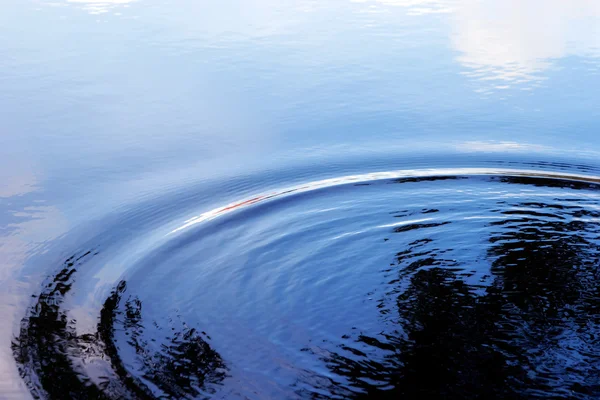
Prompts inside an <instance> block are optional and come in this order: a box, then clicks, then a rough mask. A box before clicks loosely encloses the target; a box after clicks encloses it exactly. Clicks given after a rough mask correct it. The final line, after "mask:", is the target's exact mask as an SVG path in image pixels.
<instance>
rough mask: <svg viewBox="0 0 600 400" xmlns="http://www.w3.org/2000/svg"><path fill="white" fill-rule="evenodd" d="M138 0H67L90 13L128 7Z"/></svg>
mask: <svg viewBox="0 0 600 400" xmlns="http://www.w3.org/2000/svg"><path fill="white" fill-rule="evenodd" d="M135 1H137V0H67V3H76V4H79V5H81V6H82V8H83V9H84V10H86V11H87V12H89V13H90V14H104V13H107V12H110V11H114V9H116V8H118V7H126V6H127V5H128V4H130V3H134V2H135Z"/></svg>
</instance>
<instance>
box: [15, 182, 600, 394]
mask: <svg viewBox="0 0 600 400" xmlns="http://www.w3.org/2000/svg"><path fill="white" fill-rule="evenodd" d="M599 189H600V186H599V184H598V181H597V180H596V179H595V178H592V177H583V176H575V175H568V174H542V173H540V172H539V171H538V172H533V171H508V170H501V171H500V170H494V171H492V170H452V171H449V170H448V171H442V170H436V171H401V172H394V173H380V174H370V175H364V176H353V177H344V178H340V179H332V180H326V181H319V182H316V183H312V184H307V185H303V186H299V187H295V188H291V189H287V190H282V191H278V192H274V193H270V194H266V195H263V196H258V197H255V198H252V199H247V200H244V201H241V202H239V203H235V204H231V205H228V206H225V207H222V208H218V209H215V210H213V211H210V212H207V213H204V214H202V215H200V216H198V217H195V218H192V219H190V220H188V221H187V222H186V223H185V224H183V225H182V226H181V227H180V228H178V229H176V230H174V231H173V232H172V233H171V234H170V235H169V236H168V237H167V240H165V242H164V244H163V245H161V246H159V247H158V248H155V249H152V251H149V252H147V254H146V255H145V257H143V258H142V259H140V260H138V261H137V262H136V263H134V264H133V265H131V266H130V267H129V268H128V269H127V270H126V271H125V272H124V273H122V276H121V278H120V280H119V281H117V282H114V283H113V284H112V285H113V289H112V291H111V293H110V295H108V297H107V296H104V298H103V299H102V300H98V299H97V297H94V296H88V297H89V298H88V299H87V300H85V301H75V300H73V298H75V297H76V296H74V295H73V293H72V292H75V291H76V290H77V287H78V285H77V283H76V279H78V278H77V276H78V274H81V272H80V270H83V269H85V265H86V263H87V262H88V260H90V259H93V257H94V255H95V253H96V252H97V251H98V250H97V249H93V250H90V251H88V252H84V253H82V254H76V255H74V256H73V257H72V258H70V259H68V260H67V261H66V262H65V264H64V265H63V266H62V268H61V270H60V271H59V273H58V274H56V275H55V276H53V277H51V278H50V279H49V281H48V282H47V284H46V285H45V287H44V288H43V290H42V291H41V293H40V295H39V296H37V297H36V299H35V304H34V306H33V307H32V310H31V312H30V314H29V315H28V316H27V318H25V319H24V320H23V325H22V331H21V335H20V336H19V338H18V340H16V341H15V345H14V352H15V356H16V357H17V360H18V361H19V363H20V365H21V372H22V375H23V376H24V377H25V378H26V380H27V381H28V383H29V385H30V387H31V389H32V391H33V392H34V393H38V394H39V395H41V396H46V397H51V398H65V396H67V395H66V394H68V397H70V398H90V397H96V398H157V397H170V398H173V397H174V398H211V397H214V398H251V399H254V398H257V399H258V398H361V397H365V396H371V397H377V398H381V397H385V396H388V397H390V398H402V396H404V397H407V398H413V397H421V396H423V397H424V396H431V397H432V398H438V397H444V398H465V397H482V398H511V399H513V398H536V397H539V398H548V397H554V398H582V399H583V398H595V397H597V396H599V395H600V378H599V376H600V356H599V354H600V339H599V338H600V329H599V323H600V297H599V295H600V289H598V285H597V282H598V278H599V275H600V269H599V264H598V260H599V254H600V224H599V223H600V203H599V201H598V200H599V198H600V191H599ZM99 251H102V250H101V249H100V250H99ZM103 268H110V266H105V267H103ZM95 273H97V272H95ZM81 297H82V296H81V294H80V295H79V298H81ZM84 297H85V296H84ZM86 302H87V303H86ZM84 303H85V304H87V305H85V304H84ZM89 303H93V304H94V305H95V306H96V310H97V311H96V313H95V314H94V315H95V317H97V320H94V319H92V321H94V322H93V323H92V325H93V329H83V328H81V325H82V324H83V323H82V321H81V318H77V316H80V315H82V314H84V313H83V312H81V311H79V312H78V309H85V310H89ZM88 321H89V318H88ZM83 325H85V324H83ZM87 325H88V328H89V325H90V324H89V322H88V323H87Z"/></svg>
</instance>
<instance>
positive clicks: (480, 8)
mask: <svg viewBox="0 0 600 400" xmlns="http://www.w3.org/2000/svg"><path fill="white" fill-rule="evenodd" d="M352 1H354V2H364V3H378V4H383V5H387V6H399V7H404V8H405V9H406V10H407V14H408V15H421V14H427V13H447V14H448V16H447V18H448V19H449V23H450V27H451V31H450V32H449V33H448V36H449V38H450V41H451V45H452V47H453V48H454V49H456V50H457V51H458V52H459V56H458V57H457V60H458V61H459V62H460V63H461V64H462V65H464V66H465V67H467V68H468V71H467V72H465V75H467V76H469V77H470V78H473V79H476V80H480V81H488V82H489V84H488V85H484V86H485V90H489V89H490V88H496V89H506V88H508V87H510V86H511V85H514V84H522V83H525V82H535V83H536V84H539V82H540V81H541V80H543V79H544V74H543V72H544V71H545V70H547V69H549V68H551V67H552V65H553V63H554V61H555V60H557V59H559V58H561V57H565V56H569V55H578V56H584V57H585V56H596V57H597V56H599V55H600V29H599V28H598V23H597V22H598V18H599V17H600V3H598V2H597V1H594V0H577V1H572V2H570V1H562V0H536V1H526V2H523V1H519V0H506V1H501V2H498V1H480V0H352Z"/></svg>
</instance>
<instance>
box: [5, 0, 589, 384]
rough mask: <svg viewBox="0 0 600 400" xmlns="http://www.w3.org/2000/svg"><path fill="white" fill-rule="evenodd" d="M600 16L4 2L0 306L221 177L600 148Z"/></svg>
mask: <svg viewBox="0 0 600 400" xmlns="http://www.w3.org/2000/svg"><path fill="white" fill-rule="evenodd" d="M56 5H61V7H56ZM118 14H121V15H118ZM133 17H136V18H133ZM599 19H600V2H598V1H596V0H574V1H561V0H545V1H542V0H531V1H521V2H519V1H517V0H503V1H499V0H485V1H476V0H332V1H327V2H322V1H316V0H292V1H286V2H282V1H279V0H264V1H243V0H225V1H212V2H202V1H197V0H181V1H177V2H157V1H151V0H139V1H134V0H51V1H46V0H25V1H23V0H8V1H4V2H3V3H2V12H0V26H1V27H2V35H0V93H2V96H0V121H1V122H2V123H1V124H0V149H1V150H0V151H2V157H0V182H2V184H0V216H1V217H2V219H0V228H1V229H2V231H1V234H2V235H3V236H2V237H1V238H0V240H1V241H2V244H1V246H0V259H2V262H3V267H2V268H1V269H0V290H2V289H3V288H5V287H8V286H9V283H12V281H11V280H10V279H11V277H12V276H13V275H14V274H13V273H14V272H15V271H16V270H18V269H19V268H21V266H22V265H23V264H24V263H25V262H26V260H27V259H28V257H29V256H30V255H31V254H35V253H36V252H38V251H41V250H40V249H41V248H42V247H40V246H43V245H44V244H45V243H47V242H49V241H51V240H53V239H54V238H56V237H57V236H59V235H60V234H62V233H64V232H67V231H68V230H69V227H71V226H75V225H86V224H87V223H88V222H89V220H90V219H91V218H92V216H99V217H98V218H99V219H101V217H102V216H103V215H106V214H107V213H108V212H109V211H112V210H113V209H115V208H117V207H118V206H122V205H123V204H124V203H126V201H125V200H124V199H125V198H126V199H128V200H129V201H132V202H135V201H136V200H139V199H140V198H141V197H142V195H141V194H140V193H146V194H147V193H151V194H152V195H160V194H161V193H164V192H165V191H166V189H167V188H169V189H170V188H172V187H175V186H176V183H177V182H179V183H182V182H183V184H186V183H189V182H192V183H198V182H203V180H204V179H209V178H211V177H213V176H214V175H215V174H216V173H217V171H219V173H221V174H222V175H227V174H228V175H229V176H240V175H243V174H246V173H248V171H251V170H252V169H253V167H256V165H257V164H259V163H263V164H262V165H265V164H268V168H270V169H272V170H287V169H289V170H293V168H291V167H290V166H291V165H293V164H292V162H297V163H298V162H300V163H301V162H304V163H307V162H308V161H307V160H308V159H309V157H311V158H310V160H311V161H310V162H311V163H314V164H315V165H319V163H321V162H322V161H323V160H325V162H326V161H328V160H329V159H330V157H333V156H336V157H341V158H343V157H344V156H346V157H348V156H347V154H350V153H352V154H359V155H360V154H361V151H364V150H365V149H367V148H370V149H379V150H381V151H383V150H388V149H394V153H393V154H394V156H395V157H397V159H399V160H402V154H403V153H402V152H404V154H406V153H411V152H412V153H416V154H417V155H418V153H419V152H420V151H421V150H420V149H424V148H436V146H437V148H450V147H452V146H446V147H442V146H441V145H438V143H448V142H450V143H452V144H456V143H460V145H455V148H456V149H457V150H458V151H467V152H474V153H494V155H497V154H500V153H504V152H511V153H518V154H529V153H540V152H544V154H551V153H552V152H551V149H556V148H560V149H563V148H574V149H576V150H577V149H579V150H581V149H583V150H585V151H586V152H588V151H590V152H591V151H592V150H600V143H599V141H598V134H597V132H598V131H599V130H600V122H599V121H600V118H599V117H600V115H599V111H598V107H597V104H598V93H600V77H599V75H598V72H600V68H599V65H600V61H599V60H600V24H599V23H598V22H600V21H599ZM24 21H26V23H25V22H24ZM519 89H527V90H519ZM339 149H344V150H339ZM382 149H383V150H382ZM344 161H353V160H344ZM288 163H289V164H288ZM322 164H325V163H324V162H323V163H322ZM182 171H184V172H182ZM363 172H366V171H363ZM332 174H333V172H332ZM158 177H160V178H158ZM132 182H133V183H135V184H132ZM259 184H260V183H259ZM259 184H257V185H259ZM169 185H172V186H169ZM225 186H226V185H225ZM238 189H239V188H237V187H232V188H229V189H228V190H231V191H232V192H234V191H235V190H238ZM210 195H212V193H209V194H207V196H210ZM231 197H236V196H231ZM40 199H43V200H44V201H45V202H44V203H39V202H38V201H39V200H40ZM11 287H15V285H13V286H11ZM4 293H8V292H4ZM8 303H9V302H6V301H3V300H2V298H1V297H0V305H2V304H8ZM3 315H6V314H4V312H3V311H0V317H2V316H3ZM6 329H7V328H6ZM5 337H6V335H3V333H2V332H0V339H2V340H4V338H5ZM0 344H1V343H0ZM2 359H3V357H2V356H1V355H0V362H1V361H2ZM3 368H4V367H3V366H2V365H0V373H2V369H3ZM0 381H2V378H1V377H0ZM2 391H3V390H2V388H1V387H0V393H1V392H2Z"/></svg>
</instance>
